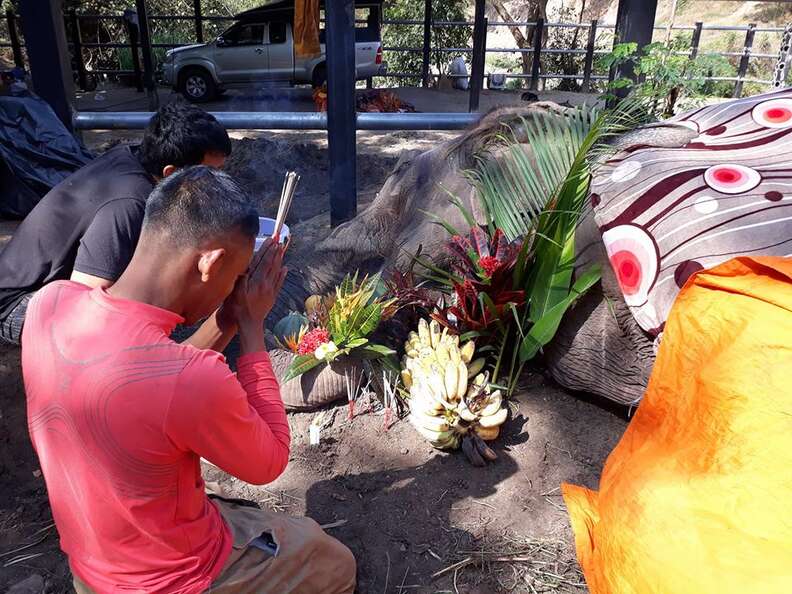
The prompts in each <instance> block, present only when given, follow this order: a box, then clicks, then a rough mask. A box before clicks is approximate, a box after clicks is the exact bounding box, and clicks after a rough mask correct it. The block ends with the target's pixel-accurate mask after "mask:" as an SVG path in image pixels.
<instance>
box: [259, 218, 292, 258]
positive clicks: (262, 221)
mask: <svg viewBox="0 0 792 594" xmlns="http://www.w3.org/2000/svg"><path fill="white" fill-rule="evenodd" d="M274 232H275V219H270V218H267V217H259V232H258V235H257V236H256V248H255V249H256V251H258V250H259V249H260V248H261V246H262V245H264V240H265V239H267V238H268V237H272V234H273V233H274ZM290 239H291V234H290V233H289V227H288V226H287V225H286V223H284V224H283V227H281V232H280V243H282V244H284V245H288V244H289V241H290Z"/></svg>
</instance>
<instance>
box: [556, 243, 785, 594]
mask: <svg viewBox="0 0 792 594" xmlns="http://www.w3.org/2000/svg"><path fill="white" fill-rule="evenodd" d="M562 489H563V494H564V499H565V501H566V504H567V508H568V509H569V515H570V517H571V521H572V527H573V529H574V532H575V539H576V544H577V553H578V560H579V561H580V564H581V566H582V567H583V572H584V573H585V576H586V581H587V582H588V585H589V588H590V590H591V592H592V594H683V593H684V594H708V593H713V594H715V593H717V594H747V593H750V594H770V593H773V594H775V593H778V594H782V593H783V594H788V593H789V592H792V513H791V512H790V502H792V260H790V259H783V258H739V259H736V260H731V261H729V262H727V263H725V264H723V265H721V266H718V267H716V268H714V269H711V270H708V271H704V272H701V273H699V274H698V275H696V276H694V277H692V278H691V279H690V280H689V281H688V283H687V284H686V285H685V288H684V289H683V290H682V292H681V293H680V294H679V296H678V297H677V299H676V302H675V304H674V306H673V309H672V310H671V314H670V317H669V319H668V323H667V325H666V329H665V333H664V334H663V338H662V341H661V345H660V350H659V352H658V356H657V362H656V364H655V368H654V371H653V373H652V377H651V380H650V381H649V386H648V388H647V392H646V396H645V397H644V399H643V401H642V402H641V405H640V406H639V408H638V412H637V414H636V415H635V418H634V419H633V421H632V422H631V423H630V426H629V427H628V428H627V431H626V433H625V434H624V436H623V437H622V439H621V441H620V442H619V444H618V445H617V446H616V448H615V449H614V450H613V452H612V453H611V455H610V456H609V458H608V460H607V462H606V464H605V468H604V469H603V472H602V478H601V481H600V490H599V492H598V493H597V492H594V491H590V490H588V489H584V488H581V487H574V486H571V485H563V487H562Z"/></svg>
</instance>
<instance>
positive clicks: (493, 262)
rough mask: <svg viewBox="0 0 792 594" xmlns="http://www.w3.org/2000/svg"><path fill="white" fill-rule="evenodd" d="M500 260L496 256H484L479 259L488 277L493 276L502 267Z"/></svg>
mask: <svg viewBox="0 0 792 594" xmlns="http://www.w3.org/2000/svg"><path fill="white" fill-rule="evenodd" d="M500 265H501V263H500V261H498V259H497V258H496V257H495V256H484V257H483V258H481V259H479V266H481V269H482V270H483V271H484V274H486V275H487V276H488V277H492V275H494V274H495V273H496V272H497V271H498V268H500Z"/></svg>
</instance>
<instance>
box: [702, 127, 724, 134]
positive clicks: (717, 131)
mask: <svg viewBox="0 0 792 594" xmlns="http://www.w3.org/2000/svg"><path fill="white" fill-rule="evenodd" d="M724 132H726V126H723V125H721V126H715V127H714V128H712V129H711V130H707V131H706V132H705V133H704V134H705V135H706V136H720V135H721V134H723V133H724Z"/></svg>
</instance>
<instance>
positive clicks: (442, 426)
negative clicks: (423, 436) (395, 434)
mask: <svg viewBox="0 0 792 594" xmlns="http://www.w3.org/2000/svg"><path fill="white" fill-rule="evenodd" d="M410 417H411V419H410V420H411V421H412V423H413V425H420V426H421V427H423V428H424V429H427V430H429V431H434V432H435V433H443V432H446V431H450V430H451V425H449V424H448V423H447V422H446V420H445V418H444V417H436V416H433V415H428V414H423V413H417V412H414V411H413V412H411V413H410Z"/></svg>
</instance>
